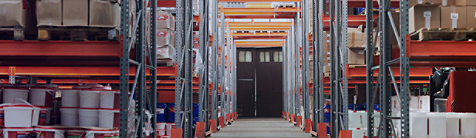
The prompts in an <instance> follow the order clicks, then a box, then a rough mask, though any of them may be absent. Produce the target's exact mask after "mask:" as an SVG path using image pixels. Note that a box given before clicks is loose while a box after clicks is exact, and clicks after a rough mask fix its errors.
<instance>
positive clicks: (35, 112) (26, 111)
mask: <svg viewBox="0 0 476 138" xmlns="http://www.w3.org/2000/svg"><path fill="white" fill-rule="evenodd" d="M3 109H4V112H5V122H4V123H5V127H32V126H36V125H38V119H39V112H40V111H39V110H40V108H37V107H34V106H32V105H27V104H14V105H5V106H4V107H3Z"/></svg>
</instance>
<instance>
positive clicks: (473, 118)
mask: <svg viewBox="0 0 476 138" xmlns="http://www.w3.org/2000/svg"><path fill="white" fill-rule="evenodd" d="M461 137H462V138H475V137H476V114H475V113H463V114H461Z"/></svg>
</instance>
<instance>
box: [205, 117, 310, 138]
mask: <svg viewBox="0 0 476 138" xmlns="http://www.w3.org/2000/svg"><path fill="white" fill-rule="evenodd" d="M265 137H268V138H271V137H272V138H310V137H311V134H309V133H304V132H303V131H302V130H301V129H300V128H298V127H295V126H293V125H292V124H291V123H289V122H287V121H286V120H283V119H282V118H250V119H244V118H240V119H238V120H236V121H235V122H233V124H232V125H229V126H227V127H225V128H222V129H221V130H220V131H219V132H218V133H213V134H212V138H265Z"/></svg>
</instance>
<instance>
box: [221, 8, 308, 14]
mask: <svg viewBox="0 0 476 138" xmlns="http://www.w3.org/2000/svg"><path fill="white" fill-rule="evenodd" d="M222 11H223V12H225V15H226V14H231V13H235V12H238V13H239V12H246V13H253V14H260V13H267V12H272V13H280V12H289V13H295V12H297V11H300V10H299V9H298V8H222V9H220V12H222Z"/></svg>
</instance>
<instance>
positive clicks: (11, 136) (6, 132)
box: [3, 127, 33, 138]
mask: <svg viewBox="0 0 476 138" xmlns="http://www.w3.org/2000/svg"><path fill="white" fill-rule="evenodd" d="M32 131H33V128H31V127H22V128H4V129H3V137H4V138H29V137H31V133H32Z"/></svg>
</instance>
